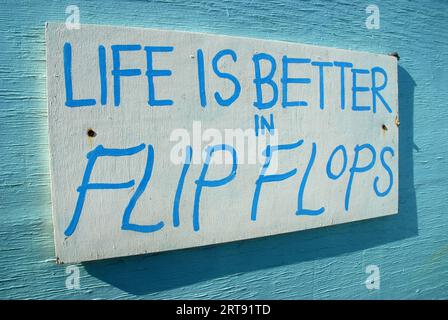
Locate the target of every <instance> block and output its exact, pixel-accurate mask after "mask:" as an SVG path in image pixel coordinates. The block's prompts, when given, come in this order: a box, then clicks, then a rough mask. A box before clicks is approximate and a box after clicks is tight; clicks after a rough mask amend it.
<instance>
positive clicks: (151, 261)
mask: <svg viewBox="0 0 448 320" xmlns="http://www.w3.org/2000/svg"><path fill="white" fill-rule="evenodd" d="M0 3H1V6H0V7H1V10H0V75H1V76H0V219H1V220H0V298H7V299H11V298H21V299H23V298H43V299H53V298H60V299H78V298H82V299H93V298H106V299H119V298H126V299H127V298H149V299H159V298H163V299H167V298H187V299H188V298H199V299H202V298H232V299H233V298H260V299H264V298H268V299H271V298H272V299H322V298H323V299H327V298H336V299H340V298H356V299H358V298H367V299H378V298H385V299H406V298H448V281H447V279H448V202H447V199H448V170H447V169H448V146H447V143H448V68H447V65H448V35H447V29H448V2H447V1H440V0H439V1H405V0H393V1H378V0H376V1H373V0H372V2H366V1H350V0H339V1H331V2H330V1H324V0H314V1H282V0H266V1H261V0H253V1H252V0H245V1H242V2H239V1H232V0H215V1H197V2H196V1H193V0H179V1H176V0H171V1H155V0H148V1H142V0H141V1H130V0H127V1H124V0H123V1H119V0H116V1H111V0H95V1H80V0H71V1H49V0H45V1H43V0H40V1H23V0H22V1H14V0H6V1H5V0H1V1H0ZM70 4H74V5H77V6H78V7H79V8H80V14H81V23H94V24H110V25H122V26H138V27H151V28H163V29H176V30H188V31H200V32H209V33H218V34H226V35H237V36H245V37H257V38H263V39H276V40H286V41H293V42H301V43H308V44H315V45H323V46H332V47H339V48H344V49H353V50H362V51H369V52H377V53H389V52H392V51H397V52H398V53H399V55H400V57H401V60H400V62H399V65H400V68H399V99H400V121H401V125H400V146H399V147H400V148H399V149H400V150H399V152H400V163H399V165H400V177H399V179H400V181H399V183H400V188H399V197H400V209H399V214H398V215H395V216H392V217H386V218H377V219H373V220H368V221H363V222H357V223H351V224H345V225H338V226H333V227H327V228H321V229H316V230H309V231H303V232H296V233H292V234H287V235H280V236H275V237H269V238H263V239H255V240H249V241H243V242H236V243H230V244H224V245H218V246H212V247H206V248H196V249H189V250H182V251H175V252H169V253H161V254H156V255H147V256H139V257H130V258H125V259H113V260H107V261H102V262H92V263H86V264H82V265H78V266H79V268H80V275H81V278H80V289H79V290H69V289H67V288H66V286H65V281H66V277H67V274H66V267H67V266H65V265H56V264H55V261H54V253H53V231H52V221H51V199H50V176H49V161H48V153H49V151H48V137H47V130H48V126H47V105H46V88H45V82H46V75H45V38H44V23H45V21H62V22H63V21H65V19H66V14H65V8H66V7H67V5H70ZM369 4H376V5H377V6H378V7H379V9H380V19H381V20H380V23H381V24H380V29H379V30H369V29H367V28H366V27H365V24H364V23H365V19H366V17H367V14H366V12H365V8H366V7H367V5H369ZM368 265H377V266H378V267H379V270H380V277H381V278H380V289H379V290H368V289H367V288H366V286H365V284H364V282H365V280H366V278H367V276H368V274H366V272H365V271H366V266H368Z"/></svg>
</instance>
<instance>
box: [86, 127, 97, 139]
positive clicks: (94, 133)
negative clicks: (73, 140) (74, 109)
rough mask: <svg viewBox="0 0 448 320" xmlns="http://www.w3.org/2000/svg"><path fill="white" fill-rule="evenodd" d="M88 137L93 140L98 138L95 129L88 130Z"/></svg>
mask: <svg viewBox="0 0 448 320" xmlns="http://www.w3.org/2000/svg"><path fill="white" fill-rule="evenodd" d="M87 135H88V136H89V137H91V138H93V137H96V132H95V131H93V129H89V130H87Z"/></svg>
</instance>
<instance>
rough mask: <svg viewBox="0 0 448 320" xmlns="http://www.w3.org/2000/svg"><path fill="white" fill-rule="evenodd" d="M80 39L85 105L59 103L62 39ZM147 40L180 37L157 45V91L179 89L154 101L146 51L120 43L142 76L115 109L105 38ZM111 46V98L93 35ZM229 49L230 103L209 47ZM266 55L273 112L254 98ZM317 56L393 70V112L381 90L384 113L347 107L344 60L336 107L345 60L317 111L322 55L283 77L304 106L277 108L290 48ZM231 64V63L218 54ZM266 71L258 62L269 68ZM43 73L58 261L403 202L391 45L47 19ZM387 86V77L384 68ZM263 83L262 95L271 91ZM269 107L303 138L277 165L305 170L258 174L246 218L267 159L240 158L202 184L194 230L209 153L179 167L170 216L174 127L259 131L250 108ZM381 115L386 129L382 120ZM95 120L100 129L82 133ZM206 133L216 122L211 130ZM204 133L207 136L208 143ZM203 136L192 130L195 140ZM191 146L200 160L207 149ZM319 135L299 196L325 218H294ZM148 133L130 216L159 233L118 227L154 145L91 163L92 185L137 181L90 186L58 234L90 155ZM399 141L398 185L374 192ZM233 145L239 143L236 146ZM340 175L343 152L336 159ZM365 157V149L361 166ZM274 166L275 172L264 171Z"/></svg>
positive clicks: (296, 54)
mask: <svg viewBox="0 0 448 320" xmlns="http://www.w3.org/2000/svg"><path fill="white" fill-rule="evenodd" d="M66 42H69V43H71V46H72V64H73V65H72V77H73V94H74V98H75V99H76V98H77V99H85V98H93V99H96V102H97V104H96V105H95V106H91V107H77V108H69V107H67V106H65V101H66V95H65V85H64V79H65V78H64V59H63V47H64V43H66ZM115 44H140V45H141V46H142V48H143V47H144V46H173V47H174V50H173V52H170V53H156V54H155V55H154V67H155V68H156V69H170V70H172V76H171V77H160V78H157V79H156V80H155V88H156V94H155V95H156V98H157V99H172V100H173V101H174V104H173V105H172V106H168V107H157V106H152V107H150V106H148V83H147V78H146V76H145V72H146V55H145V51H144V50H143V49H142V50H139V51H134V52H125V53H121V54H120V56H121V68H122V69H126V68H138V69H141V73H142V74H141V75H140V76H135V77H122V79H121V104H120V106H119V107H114V92H113V86H114V83H113V76H112V74H111V71H112V69H113V66H112V51H111V45H115ZM99 45H103V46H104V47H105V49H106V57H107V58H106V61H107V62H106V66H107V68H106V70H107V87H108V99H107V100H108V101H107V104H106V105H105V106H101V105H100V77H99V67H98V46H99ZM199 48H201V49H202V50H203V52H204V58H205V77H206V93H207V102H208V103H207V106H206V107H205V108H202V107H201V105H200V99H199V93H198V92H199V91H198V76H197V49H199ZM223 49H232V50H234V51H235V52H236V54H237V55H238V60H237V61H236V62H233V61H232V60H231V58H230V57H229V56H226V57H224V58H222V61H221V63H219V64H218V66H219V68H220V70H222V71H223V72H228V73H232V74H233V75H234V76H235V77H236V78H238V80H239V81H240V83H241V94H240V95H239V98H238V99H237V100H236V101H235V102H234V103H233V104H232V105H231V106H230V107H221V106H219V105H218V104H217V103H216V101H215V100H214V97H213V95H214V92H215V91H219V92H221V93H222V95H223V97H225V98H227V97H228V96H230V95H231V94H232V92H233V84H232V83H231V82H230V81H229V80H228V79H222V78H219V77H218V76H217V75H216V74H215V73H214V72H213V69H212V67H211V60H212V59H213V57H214V56H215V54H216V53H217V52H218V51H220V50H223ZM260 52H265V53H268V54H270V55H272V56H273V57H274V58H275V60H276V63H277V71H276V74H275V76H274V78H273V79H274V81H275V82H276V83H277V85H278V87H279V97H278V98H279V100H278V102H277V104H276V105H275V106H274V107H273V108H271V109H267V110H262V111H260V110H258V109H257V108H255V107H254V106H253V102H254V101H255V100H256V92H255V86H254V83H253V78H254V64H253V62H252V56H253V55H254V54H255V53H260ZM283 55H287V56H288V57H291V58H310V59H311V60H313V61H330V62H333V61H347V62H351V63H352V64H353V65H354V67H355V68H363V69H369V70H370V69H371V68H372V67H374V66H379V67H381V68H383V69H384V70H386V71H387V74H388V83H387V87H386V88H385V89H384V90H383V91H381V93H382V95H383V96H384V98H385V99H386V101H388V102H389V105H390V107H391V109H392V113H389V112H387V111H386V109H385V108H384V107H383V104H382V103H381V102H380V101H378V106H377V109H378V110H377V112H376V113H375V114H374V113H373V112H372V111H363V112H359V111H353V110H351V105H352V98H351V87H352V78H351V72H350V71H349V69H347V70H346V78H345V87H346V95H345V97H346V107H345V109H344V110H341V108H340V85H339V83H340V80H339V79H340V72H339V68H331V71H327V69H326V71H325V77H326V82H325V85H326V87H325V108H324V110H321V109H320V108H319V72H318V68H317V67H315V66H311V65H309V64H307V65H298V64H296V65H290V74H289V76H290V77H309V78H310V79H311V83H310V84H289V100H298V99H300V100H307V101H308V104H309V105H308V107H291V108H282V106H281V99H282V89H281V81H280V79H281V75H282V56H283ZM223 62H224V63H223ZM267 72H268V69H266V68H262V75H265V74H266V73H267ZM47 79H48V80H47V81H48V108H49V128H50V132H49V135H50V148H51V173H52V202H53V218H54V219H53V220H54V230H55V246H56V255H57V257H58V260H59V261H60V262H66V263H68V262H78V261H86V260H95V259H102V258H109V257H116V256H127V255H133V254H141V253H147V252H158V251H165V250H172V249H178V248H186V247H194V246H200V245H207V244H215V243H221V242H227V241H233V240H240V239H248V238H254V237H260V236H266V235H273V234H279V233H285V232H291V231H296V230H304V229H310V228H315V227H321V226H327V225H332V224H338V223H344V222H350V221H356V220H362V219H368V218H373V217H379V216H384V215H389V214H394V213H397V211H398V127H397V126H396V125H395V118H396V115H397V110H398V99H397V62H396V59H395V58H393V57H389V56H383V55H376V54H368V53H361V52H352V51H346V50H340V49H330V48H322V47H315V46H308V45H301V44H294V43H285V42H277V41H262V40H256V39H245V38H235V37H224V36H216V35H206V34H196V33H184V32H172V31H160V30H149V29H136V28H121V27H99V26H87V25H82V26H81V28H80V29H79V30H67V29H66V28H65V25H64V24H48V26H47ZM358 81H359V83H358V85H366V86H370V85H371V80H370V75H367V76H365V77H364V76H363V75H361V76H360V80H358ZM378 81H380V83H381V81H382V80H381V78H379V80H378ZM269 91H270V90H269V88H268V87H266V88H264V91H263V92H264V94H265V97H264V99H265V100H268V99H270V95H269ZM358 100H359V101H358V103H359V105H371V100H372V97H371V94H369V93H360V94H359V95H358ZM271 113H272V114H273V117H274V122H275V128H276V130H277V132H278V141H277V142H278V144H290V143H293V142H296V141H298V140H300V139H303V140H304V142H303V144H302V145H301V146H300V147H298V148H296V149H293V150H285V151H280V153H279V158H278V171H277V173H284V172H287V171H289V170H292V169H294V168H297V173H296V174H295V175H294V176H293V177H291V178H289V179H286V180H284V181H281V182H273V183H264V184H263V185H262V188H261V193H260V197H259V204H258V213H257V219H256V221H252V220H251V207H252V200H253V195H254V191H255V186H256V185H255V182H256V180H257V178H258V176H259V173H260V169H261V167H262V164H261V163H260V162H259V159H257V162H256V163H254V164H248V163H239V164H238V168H237V172H236V177H235V179H233V180H232V181H231V182H229V183H228V184H226V185H224V186H221V187H217V188H207V187H205V188H203V190H202V194H201V201H200V206H199V208H200V214H199V217H200V218H199V222H200V229H199V230H198V231H194V230H193V206H194V199H195V191H196V187H197V185H196V183H195V180H197V179H198V177H199V176H200V172H201V170H202V164H196V163H193V164H192V165H191V166H190V168H189V170H188V173H187V175H186V177H185V185H184V187H183V192H182V197H181V200H180V203H179V213H180V225H179V226H178V227H176V228H175V227H173V202H174V197H175V193H176V188H177V186H178V181H179V177H180V174H181V171H182V164H176V163H173V161H171V160H170V154H171V152H172V149H173V147H175V146H176V143H177V142H176V141H170V136H171V135H172V134H173V131H174V130H176V129H186V130H187V131H188V132H190V135H191V137H192V143H193V136H192V134H193V132H192V131H193V129H192V128H193V126H194V125H195V123H196V124H197V122H196V121H200V124H201V128H202V131H201V132H202V133H204V132H205V130H206V129H217V130H219V132H224V129H242V130H246V129H250V128H254V115H263V116H265V117H266V118H267V119H269V115H270V114H271ZM383 125H385V126H386V127H387V130H384V129H383V128H382V126H383ZM89 128H92V129H93V130H94V131H95V132H96V133H97V135H96V136H95V137H94V138H90V137H88V136H87V134H86V132H87V131H88V129H89ZM208 133H210V131H209V132H208ZM200 139H201V138H199V141H200ZM196 140H197V139H196ZM203 140H204V141H203V142H202V145H201V148H197V144H195V145H193V153H194V154H193V157H194V156H195V155H197V152H198V150H200V149H202V150H203V149H204V148H205V147H206V145H207V141H205V138H203ZM313 142H315V143H316V148H317V149H316V158H315V162H314V165H313V167H312V169H311V172H310V174H309V177H308V180H307V184H306V188H305V192H304V198H303V199H304V200H303V204H304V207H305V208H309V209H318V208H320V207H324V208H325V211H324V212H323V213H322V214H320V215H317V216H308V215H296V211H297V206H298V190H299V186H300V184H301V182H302V178H303V173H304V172H305V170H306V167H307V165H308V163H309V160H310V155H311V150H312V143H313ZM141 143H145V144H146V145H149V144H150V145H152V146H153V147H154V151H155V153H154V154H155V162H154V167H153V171H152V176H151V180H150V181H149V184H148V186H147V188H146V190H145V191H144V193H143V195H142V196H141V197H140V198H139V200H138V202H137V205H136V206H135V209H134V210H133V212H132V216H131V222H132V223H135V224H139V225H151V224H155V223H158V222H159V221H163V222H164V227H163V228H162V229H161V230H159V231H156V232H152V233H141V232H135V231H129V230H122V218H123V212H124V210H125V208H126V206H127V204H128V202H129V200H130V198H131V197H132V195H133V194H134V192H135V188H136V187H137V186H138V184H139V183H140V180H141V179H142V176H143V173H144V166H145V162H146V155H147V149H145V150H144V151H142V152H140V153H138V154H136V155H135V156H131V157H119V158H110V157H108V158H104V157H103V158H99V159H98V161H97V163H96V164H95V167H94V169H93V172H92V176H91V179H90V182H91V183H110V182H125V181H128V180H132V179H134V180H135V183H136V184H135V186H134V187H133V188H129V189H121V190H89V191H87V195H86V198H85V202H84V206H83V209H82V212H81V216H80V219H79V223H78V224H77V227H76V229H75V230H74V232H73V233H72V234H71V235H70V236H66V235H64V231H65V230H66V229H67V227H68V225H69V223H70V221H71V220H72V217H73V213H74V210H75V206H76V202H77V200H78V196H79V193H78V192H77V188H78V187H79V186H80V185H81V182H82V178H83V175H84V171H85V169H86V165H87V158H86V154H87V153H88V152H89V151H91V150H93V149H94V148H95V147H96V146H98V145H103V146H104V147H106V148H130V147H135V146H137V145H140V144H141ZM364 143H370V144H371V145H372V146H373V147H374V148H375V150H376V162H375V165H374V167H373V168H372V169H371V170H370V171H368V172H366V173H361V174H357V175H355V177H354V179H353V185H352V189H351V197H350V203H349V210H348V211H345V210H344V198H345V194H346V189H347V184H348V180H349V175H350V172H349V169H350V168H351V166H352V164H353V159H354V155H355V153H354V147H355V146H356V145H358V144H359V145H361V144H364ZM340 144H343V145H344V146H345V147H346V149H347V155H348V164H347V168H346V170H345V172H344V173H343V175H342V176H341V177H340V178H339V179H337V180H331V179H329V178H328V176H327V173H326V165H327V161H328V159H329V156H330V154H331V152H332V151H333V150H334V148H335V147H336V146H338V145H340ZM386 146H390V147H391V148H393V149H394V152H395V155H394V157H390V154H386V156H385V160H386V163H387V164H388V165H389V166H390V167H391V170H392V172H393V178H394V183H393V186H392V189H391V191H390V193H388V194H387V195H386V196H385V197H378V196H377V195H376V194H375V191H374V189H373V184H374V179H375V177H377V176H378V177H379V189H380V190H384V189H385V188H386V187H387V186H388V184H389V176H388V173H387V171H386V170H385V169H384V167H382V166H381V162H380V151H381V149H382V148H383V147H386ZM235 148H236V151H237V154H238V155H240V154H243V152H242V150H240V149H239V148H238V147H237V146H235ZM335 159H337V160H338V161H336V162H335V164H334V172H337V171H338V168H340V167H341V166H340V164H341V162H340V161H339V159H340V154H339V155H338V156H336V157H335ZM368 161H369V155H368V154H367V153H363V154H361V155H360V157H359V164H360V165H363V164H365V163H367V162H368ZM229 171H230V165H222V164H213V162H212V164H211V165H210V167H209V171H208V173H207V179H220V178H222V177H225V176H227V175H228V174H229ZM268 173H271V174H273V173H274V172H268Z"/></svg>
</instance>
